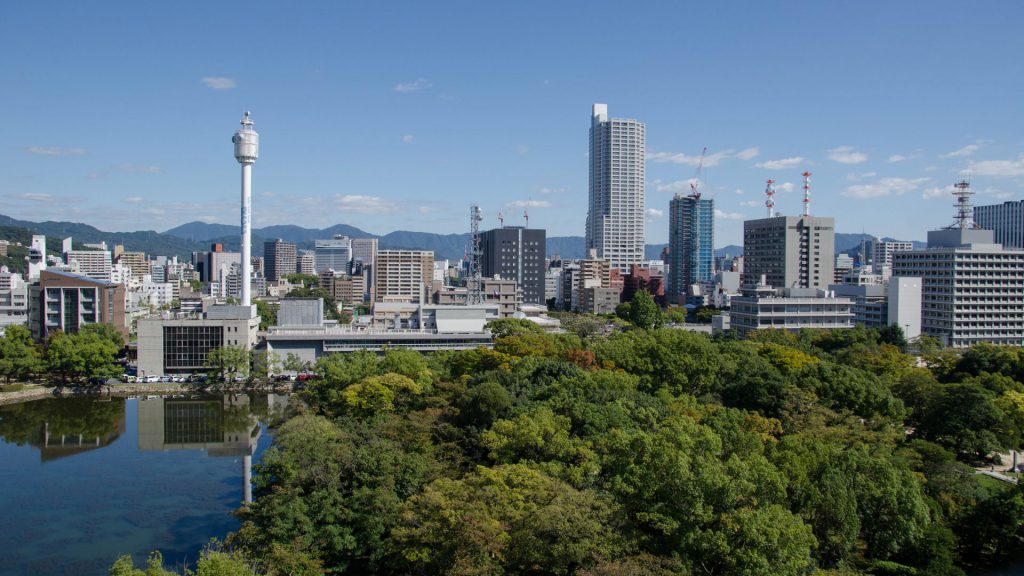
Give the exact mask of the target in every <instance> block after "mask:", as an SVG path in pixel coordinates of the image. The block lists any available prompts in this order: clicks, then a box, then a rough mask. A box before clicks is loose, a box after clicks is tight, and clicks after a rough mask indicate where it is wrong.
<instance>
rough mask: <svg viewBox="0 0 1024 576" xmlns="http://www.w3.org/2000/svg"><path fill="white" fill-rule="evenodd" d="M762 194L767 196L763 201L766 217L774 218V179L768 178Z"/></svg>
mask: <svg viewBox="0 0 1024 576" xmlns="http://www.w3.org/2000/svg"><path fill="white" fill-rule="evenodd" d="M764 195H765V196H767V197H768V199H767V200H765V201H764V206H765V208H767V209H768V217H769V218H774V217H775V180H772V179H771V178H769V179H768V186H766V187H765V189H764Z"/></svg>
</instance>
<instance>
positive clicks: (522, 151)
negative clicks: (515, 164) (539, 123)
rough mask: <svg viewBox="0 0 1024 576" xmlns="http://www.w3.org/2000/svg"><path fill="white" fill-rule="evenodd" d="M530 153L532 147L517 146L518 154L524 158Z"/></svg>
mask: <svg viewBox="0 0 1024 576" xmlns="http://www.w3.org/2000/svg"><path fill="white" fill-rule="evenodd" d="M529 151H530V147H529V146H527V145H526V144H520V145H518V146H516V154H519V155H520V156H522V155H523V154H526V153H527V152H529Z"/></svg>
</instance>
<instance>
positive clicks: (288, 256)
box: [263, 238, 298, 282]
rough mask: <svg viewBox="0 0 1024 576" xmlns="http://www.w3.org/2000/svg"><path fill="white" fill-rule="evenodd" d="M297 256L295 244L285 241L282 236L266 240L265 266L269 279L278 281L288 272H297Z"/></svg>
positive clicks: (264, 246) (264, 248) (264, 244)
mask: <svg viewBox="0 0 1024 576" xmlns="http://www.w3.org/2000/svg"><path fill="white" fill-rule="evenodd" d="M297 258H298V255H297V254H296V252H295V244H292V243H291V242H285V241H284V240H281V239H280V238H278V239H277V240H268V241H266V242H264V243H263V266H264V267H265V269H266V277H267V281H269V282H277V281H278V280H282V279H283V278H284V277H285V276H287V275H288V274H295V271H296V270H297V266H296V263H297Z"/></svg>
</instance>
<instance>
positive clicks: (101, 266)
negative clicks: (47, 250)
mask: <svg viewBox="0 0 1024 576" xmlns="http://www.w3.org/2000/svg"><path fill="white" fill-rule="evenodd" d="M64 263H65V264H67V265H69V266H71V269H72V270H76V271H77V273H78V274H81V275H83V276H88V277H89V278H92V279H94V280H99V281H101V282H110V269H111V266H112V263H111V260H110V252H107V251H106V250H70V251H68V252H65V253H64Z"/></svg>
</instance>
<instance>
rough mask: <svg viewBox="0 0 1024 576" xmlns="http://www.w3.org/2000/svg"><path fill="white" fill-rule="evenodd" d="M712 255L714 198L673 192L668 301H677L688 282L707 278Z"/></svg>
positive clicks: (669, 230)
mask: <svg viewBox="0 0 1024 576" xmlns="http://www.w3.org/2000/svg"><path fill="white" fill-rule="evenodd" d="M714 257H715V204H714V201H713V200H711V199H710V198H701V197H700V196H697V195H689V196H683V195H680V194H676V196H675V198H673V199H672V200H671V201H670V202H669V228H668V258H669V261H668V264H669V279H668V280H669V281H668V298H669V302H671V303H673V304H679V303H681V302H682V300H683V299H685V297H686V295H687V291H688V290H689V287H690V286H692V285H694V284H699V283H702V282H709V281H710V280H711V276H712V275H713V274H714Z"/></svg>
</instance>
